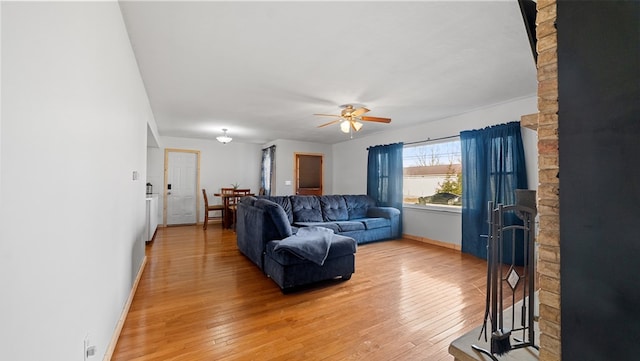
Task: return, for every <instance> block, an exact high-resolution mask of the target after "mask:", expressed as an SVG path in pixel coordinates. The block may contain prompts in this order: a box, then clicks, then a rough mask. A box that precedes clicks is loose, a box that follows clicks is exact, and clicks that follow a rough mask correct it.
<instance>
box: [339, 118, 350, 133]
mask: <svg viewBox="0 0 640 361" xmlns="http://www.w3.org/2000/svg"><path fill="white" fill-rule="evenodd" d="M340 130H342V132H343V133H349V131H350V130H351V124H349V121H348V120H345V121H343V122H342V123H340Z"/></svg>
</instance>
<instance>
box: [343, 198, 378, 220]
mask: <svg viewBox="0 0 640 361" xmlns="http://www.w3.org/2000/svg"><path fill="white" fill-rule="evenodd" d="M343 198H344V200H345V202H346V204H347V210H348V212H349V220H352V219H359V218H366V217H367V209H369V207H375V206H376V201H375V200H374V199H373V198H371V197H369V196H368V195H366V194H359V195H345V196H343Z"/></svg>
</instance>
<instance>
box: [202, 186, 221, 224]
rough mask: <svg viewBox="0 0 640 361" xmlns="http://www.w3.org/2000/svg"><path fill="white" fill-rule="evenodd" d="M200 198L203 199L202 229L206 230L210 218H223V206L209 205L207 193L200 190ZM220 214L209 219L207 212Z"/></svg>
mask: <svg viewBox="0 0 640 361" xmlns="http://www.w3.org/2000/svg"><path fill="white" fill-rule="evenodd" d="M202 196H203V197H204V224H203V225H202V229H204V230H206V229H207V226H208V225H209V219H210V218H220V219H223V218H224V205H222V204H209V198H208V197H207V191H206V190H205V189H202ZM214 211H215V212H220V216H219V217H210V216H209V212H214Z"/></svg>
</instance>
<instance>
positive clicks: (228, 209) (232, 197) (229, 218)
mask: <svg viewBox="0 0 640 361" xmlns="http://www.w3.org/2000/svg"><path fill="white" fill-rule="evenodd" d="M213 195H214V196H215V197H220V198H222V205H223V206H224V211H223V216H222V228H231V227H232V226H233V223H234V222H235V219H234V218H235V217H234V215H235V211H236V210H235V205H236V204H237V203H238V200H239V199H240V198H242V197H248V196H255V194H254V193H251V192H250V191H244V190H243V191H239V192H229V193H227V192H225V193H214V194H213Z"/></svg>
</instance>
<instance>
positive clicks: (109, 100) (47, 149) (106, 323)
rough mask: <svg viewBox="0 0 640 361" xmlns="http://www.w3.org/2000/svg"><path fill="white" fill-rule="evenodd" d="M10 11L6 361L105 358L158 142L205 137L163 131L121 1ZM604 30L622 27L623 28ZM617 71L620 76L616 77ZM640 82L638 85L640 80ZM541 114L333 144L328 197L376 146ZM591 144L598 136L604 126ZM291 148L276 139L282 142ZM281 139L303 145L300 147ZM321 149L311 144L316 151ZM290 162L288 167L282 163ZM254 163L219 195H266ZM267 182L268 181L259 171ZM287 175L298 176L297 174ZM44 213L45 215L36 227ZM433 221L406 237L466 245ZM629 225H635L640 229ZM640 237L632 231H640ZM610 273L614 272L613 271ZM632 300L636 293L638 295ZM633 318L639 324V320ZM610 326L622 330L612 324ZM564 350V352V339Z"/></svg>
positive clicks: (483, 113) (354, 186)
mask: <svg viewBox="0 0 640 361" xmlns="http://www.w3.org/2000/svg"><path fill="white" fill-rule="evenodd" d="M565 6H569V5H565ZM625 6H628V7H632V9H625V10H626V13H628V14H636V15H635V16H636V18H632V19H631V20H629V21H630V23H631V24H635V25H636V26H637V22H635V23H634V22H632V21H637V13H638V12H637V5H633V4H627V5H625ZM633 6H636V7H635V8H633ZM0 9H1V11H2V13H1V16H2V64H1V65H2V120H0V121H1V123H0V132H1V133H0V135H1V137H2V138H1V139H2V144H1V146H2V148H1V153H0V156H1V158H0V159H1V163H0V177H1V178H0V179H1V180H2V183H1V184H0V186H1V191H2V201H1V214H0V222H1V227H0V234H1V236H2V237H1V240H2V241H1V243H0V258H1V260H2V262H1V264H2V266H1V267H2V272H0V273H1V275H0V286H1V287H2V289H3V290H4V292H3V294H4V295H6V296H3V297H2V300H0V308H1V309H3V322H2V327H1V328H0V339H2V340H3V341H2V342H3V344H2V348H1V349H2V350H1V351H0V352H1V353H0V356H1V358H2V359H7V360H34V359H50V360H81V359H82V348H83V345H84V342H85V340H87V339H90V340H91V341H92V342H93V343H94V344H95V345H96V346H97V349H98V352H99V353H100V354H103V353H104V352H106V351H105V350H106V349H107V348H108V347H109V343H110V342H111V339H112V337H113V332H114V330H115V328H116V325H117V324H118V322H119V320H120V318H121V316H122V311H123V307H124V305H125V303H126V302H127V299H128V298H129V295H130V292H131V287H132V284H133V282H134V280H135V279H136V277H137V275H138V272H139V271H140V266H141V264H142V262H143V258H144V239H143V237H142V233H143V228H144V226H143V224H144V219H143V218H144V193H145V181H146V177H147V171H146V170H147V162H148V159H147V151H148V149H147V139H148V133H149V132H151V133H152V134H153V136H154V137H155V138H157V139H159V140H160V141H161V142H162V140H166V144H162V146H163V147H166V146H176V147H178V146H183V147H185V148H192V147H193V143H192V142H194V141H193V140H183V139H177V140H169V139H166V138H165V139H163V138H162V135H161V134H160V133H159V132H158V127H157V124H156V123H155V120H154V112H153V111H152V108H151V105H150V100H149V96H148V94H147V92H146V89H145V84H144V82H143V80H142V77H141V75H140V71H139V68H138V64H137V62H136V57H135V55H134V53H133V51H132V49H131V44H130V40H129V38H128V34H127V31H126V28H125V26H124V22H123V19H122V13H121V9H120V7H119V5H118V3H117V2H105V3H98V4H96V3H55V4H50V3H38V4H31V5H29V4H21V3H7V2H3V3H2V7H1V8H0ZM596 10H597V9H596ZM591 11H592V13H597V11H593V10H591ZM565 14H566V13H565ZM554 15H555V11H554ZM565 19H566V18H565ZM625 19H626V18H625ZM605 23H606V24H608V25H609V26H611V27H613V28H615V25H616V24H611V22H605ZM622 23H623V24H624V22H622ZM565 29H567V28H565ZM566 33H570V32H566ZM576 36H577V35H576ZM628 38H629V39H631V40H632V41H631V43H632V44H637V43H638V42H637V35H635V37H633V36H629V37H628ZM566 44H567V43H565V46H566ZM627 48H632V49H633V48H634V46H633V45H632V46H629V47H627ZM627 55H628V57H626V58H624V59H625V61H627V62H628V63H626V62H625V63H623V64H622V66H627V65H628V64H637V54H635V53H632V54H627ZM599 61H602V62H605V60H602V59H599ZM607 64H608V63H607ZM610 68H611V69H613V68H615V67H614V66H610V67H607V69H610ZM618 68H619V66H618ZM625 69H626V68H625ZM635 74H636V73H632V75H635ZM584 78H589V77H584ZM629 78H630V79H632V81H634V80H635V79H636V78H634V77H629ZM615 79H616V80H618V81H619V82H618V83H617V84H616V85H615V86H612V87H611V88H607V89H616V87H622V88H623V89H625V90H627V91H628V93H631V94H633V95H636V97H635V98H634V99H636V100H637V88H635V87H633V85H628V84H629V81H628V80H627V81H626V82H625V80H624V79H622V78H615ZM620 84H623V85H624V86H626V88H624V86H621V85H620ZM634 84H635V86H636V87H637V82H636V83H634ZM574 91H577V90H575V89H574ZM610 91H611V90H610ZM623 98H624V97H623ZM565 99H568V98H565ZM625 99H626V98H625ZM347 101H350V100H347ZM603 103H606V102H603ZM591 104H593V102H592V103H591ZM606 104H608V103H606ZM538 106H539V101H538V97H537V96H536V95H535V89H532V94H531V95H530V96H528V97H520V98H518V99H515V100H512V101H509V102H505V103H502V104H498V105H494V106H488V107H485V108H482V107H480V108H478V109H475V110H474V111H473V112H467V113H464V114H458V115H455V116H450V117H443V118H441V119H440V121H439V123H438V127H435V126H433V125H429V124H423V125H416V126H413V127H408V128H407V129H395V130H389V131H388V132H387V131H384V132H378V133H371V134H368V135H367V136H363V137H362V138H359V137H358V136H356V137H354V139H353V140H347V141H344V142H338V143H335V144H333V145H331V146H324V145H323V146H321V147H322V148H321V150H320V151H317V152H322V153H324V154H327V155H330V156H328V157H327V158H328V159H329V160H330V161H331V163H332V164H331V165H330V166H328V167H327V168H328V169H329V170H330V172H331V176H329V177H328V179H327V184H328V185H329V186H330V188H329V189H328V190H327V193H363V191H364V189H363V188H364V184H365V177H364V173H365V169H366V165H365V164H366V162H365V159H366V148H367V147H368V146H371V145H376V144H385V143H389V142H397V141H406V142H410V141H419V140H424V139H427V138H436V137H441V136H450V135H455V134H456V133H458V132H459V131H461V130H467V129H476V128H481V127H483V126H486V125H490V124H497V123H503V122H507V121H512V120H517V119H518V118H519V117H520V116H521V115H525V114H531V113H535V112H536V111H537V108H538ZM603 106H604V105H603ZM565 109H568V108H565ZM621 109H623V110H624V112H622V113H623V114H622V115H621V117H620V118H622V119H623V120H624V119H627V120H628V119H629V118H630V116H629V115H630V114H637V112H636V113H634V111H635V108H633V106H629V107H626V108H625V107H623V108H621ZM381 115H384V114H381ZM565 115H566V114H565ZM606 115H607V114H605V116H606ZM586 117H587V118H588V114H587V115H586ZM618 119H619V118H615V119H614V120H616V121H617V120H618ZM634 119H635V118H634ZM316 124H317V123H313V125H312V127H314V126H315V125H316ZM616 124H618V125H619V126H621V125H623V124H627V125H626V126H624V128H620V129H623V131H622V133H624V130H627V134H630V135H633V134H635V135H637V134H638V128H637V126H635V125H634V124H637V123H631V122H628V123H623V121H622V120H620V121H617V122H616ZM365 127H366V126H365ZM436 128H437V129H436ZM216 131H218V132H219V131H220V130H219V129H216ZM331 131H335V132H337V131H338V130H337V129H332V130H331ZM329 133H330V132H329ZM601 133H602V132H601ZM363 134H365V133H363ZM565 134H567V133H565ZM590 134H596V135H598V134H599V133H598V131H597V130H591V133H590ZM620 138H621V139H619V144H626V145H627V147H628V148H626V151H624V152H622V153H621V154H622V155H623V156H626V155H627V152H629V153H631V154H636V153H634V151H635V150H637V145H634V143H632V142H631V141H630V140H629V139H628V138H627V137H625V136H624V134H623V135H622V136H621V137H620ZM185 139H187V138H185ZM189 139H190V138H189ZM278 141H279V140H278V138H276V139H275V140H273V142H274V143H273V144H277V142H278ZM212 142H214V141H213V140H212ZM281 142H282V144H285V145H289V146H291V145H292V144H291V143H289V141H287V140H281ZM313 143H314V142H310V143H308V144H310V145H309V146H310V147H317V145H315V144H313ZM296 144H297V143H296ZM262 145H267V144H265V143H261V144H257V145H256V144H250V143H249V144H243V143H241V142H237V143H230V144H227V145H217V144H215V143H214V145H211V148H210V149H209V148H207V149H208V150H206V151H207V152H210V154H211V155H213V154H218V153H219V154H220V155H222V156H223V157H228V156H229V155H230V154H234V152H236V151H239V152H241V153H242V154H251V153H254V152H255V153H256V154H257V155H259V150H260V148H261V146H262ZM293 145H294V146H295V144H293ZM283 148H285V147H281V149H283ZM533 148H535V145H534V146H533ZM158 149H160V148H158ZM314 149H315V148H314ZM629 149H631V151H629ZM580 150H581V151H587V150H589V148H580ZM293 151H295V150H292V152H293ZM303 151H308V150H304V149H303ZM151 152H153V151H151ZM203 152H205V150H204V148H203ZM314 152H316V151H315V150H314ZM344 154H348V155H349V156H348V157H347V156H344ZM282 155H283V156H286V154H282ZM256 158H257V157H256ZM216 159H219V158H218V157H209V158H208V162H211V163H210V164H211V165H212V166H213V167H216V166H217V165H218V164H217V163H216V162H217V160H216ZM285 159H286V158H285ZM628 159H631V158H628ZM286 163H287V160H285V161H283V164H286ZM610 163H613V164H615V163H616V159H615V158H614V159H611V160H610ZM258 164H259V160H256V164H255V165H256V167H255V168H257V167H258ZM289 164H291V162H289ZM604 165H605V166H606V165H607V162H604ZM529 166H531V165H529ZM245 167H246V165H245V164H243V165H242V170H241V171H240V172H238V173H234V174H233V175H231V176H230V177H229V178H222V179H220V181H212V182H211V183H208V184H205V185H206V186H207V187H210V188H216V187H221V186H226V185H228V184H231V183H236V182H239V183H241V184H246V185H247V186H250V187H251V188H253V189H257V187H258V183H257V182H258V181H257V179H256V178H254V176H253V175H252V174H251V173H246V175H245V173H244V172H243V170H244V169H245ZM251 168H252V169H254V167H251ZM572 170H575V169H573V168H572ZM252 172H253V171H252ZM255 172H256V173H254V174H257V172H258V170H255ZM338 172H339V175H338ZM212 173H213V172H212ZM530 173H533V174H536V172H530ZM605 173H606V172H605ZM289 174H291V173H289ZM575 174H584V173H583V172H582V173H581V172H577V173H575ZM629 177H630V178H631V179H635V180H637V179H638V173H637V170H635V169H632V170H629ZM279 179H280V180H282V181H284V180H287V176H286V175H285V176H282V177H279ZM574 179H575V178H574ZM590 179H591V178H590ZM627 179H629V178H627ZM577 180H578V182H577V183H576V184H572V186H571V187H575V189H580V186H581V184H579V183H580V182H579V180H580V179H577ZM533 182H534V183H531V184H536V183H535V180H533ZM628 184H633V182H628V183H623V184H622V186H623V187H621V189H624V190H626V192H625V196H620V195H616V197H615V199H616V200H617V201H618V203H617V204H618V206H621V205H623V206H624V207H626V208H628V209H631V210H632V211H631V212H629V213H630V214H637V212H634V210H637V204H631V203H629V202H630V199H631V200H632V199H637V197H636V196H637V189H634V188H629V185H628ZM280 185H284V183H282V184H278V186H280ZM276 189H277V192H279V193H280V192H282V193H281V194H286V193H288V190H287V189H286V188H280V187H278V188H276ZM593 193H597V192H593ZM593 193H589V194H593ZM566 194H569V192H567V193H566ZM594 197H597V195H596V196H594ZM599 199H600V198H599ZM570 200H571V199H569V201H570ZM564 204H566V205H567V206H566V208H565V209H571V208H569V204H571V203H569V202H567V203H564ZM607 204H609V203H607ZM40 205H44V207H40ZM573 205H574V206H575V205H576V203H575V202H574V203H573ZM563 207H564V206H563ZM34 208H38V209H39V210H40V212H41V213H40V214H38V215H34V216H30V217H27V215H29V214H30V213H32V212H34V210H33V209H34ZM40 208H42V209H40ZM583 208H586V207H583ZM592 211H593V212H600V210H592ZM412 212H415V213H416V214H412ZM428 213H429V212H423V211H421V210H418V211H407V212H406V214H405V216H406V220H405V221H406V222H407V226H406V229H405V233H409V234H414V235H415V236H418V237H424V238H430V239H439V240H443V241H448V242H450V243H452V244H455V242H456V240H457V239H458V237H457V236H456V235H451V239H447V237H448V236H447V235H443V234H432V233H429V232H430V230H429V229H428V228H427V227H424V226H423V224H427V223H430V222H431V221H429V222H427V221H422V219H423V218H420V219H421V221H416V220H417V219H418V217H423V216H425V217H428V216H429V214H428ZM565 216H567V217H568V218H565V220H566V219H570V217H571V215H565ZM601 216H602V219H607V218H606V217H607V215H606V214H604V213H601ZM436 217H437V215H436ZM438 219H439V218H438ZM437 222H438V221H435V223H437ZM623 223H625V222H623ZM627 223H628V224H633V221H632V220H630V222H627ZM605 226H607V225H603V226H602V227H605ZM618 226H619V225H618ZM423 227H424V228H423ZM568 227H569V226H567V228H565V229H569V228H568ZM603 229H604V228H603ZM629 230H630V232H629V233H630V234H632V231H633V230H632V229H629ZM616 235H617V236H618V239H619V244H620V247H616V249H615V250H612V252H616V255H618V256H619V259H626V258H629V255H628V254H629V253H630V254H633V252H634V251H633V250H634V248H633V247H630V246H628V245H630V244H632V241H631V240H629V238H628V236H625V234H618V233H616ZM581 236H584V237H581V238H580V239H581V241H582V242H589V244H590V245H593V247H592V249H594V250H597V249H598V247H597V243H596V242H595V241H597V240H598V239H595V238H594V237H591V236H590V234H585V235H583V234H581ZM625 252H627V254H625ZM558 257H559V256H558ZM633 264H634V263H633V262H630V263H624V264H622V265H621V266H620V267H621V268H619V270H621V271H629V273H631V271H632V270H633V268H632V266H633ZM613 268H615V267H610V269H613ZM577 269H583V268H577ZM607 269H609V268H605V269H604V270H603V272H602V273H603V274H607V273H608V272H605V271H606V270H607ZM623 273H624V272H623ZM630 282H634V281H630ZM605 283H606V282H605ZM631 288H633V287H631ZM635 289H638V287H636V288H635ZM622 294H625V295H627V294H631V295H633V293H629V291H628V290H627V291H623V292H622ZM627 317H631V318H628V320H630V321H633V320H635V319H636V318H637V312H636V314H633V313H632V314H631V316H627ZM628 323H629V324H634V322H628ZM601 324H605V325H607V326H611V323H606V322H602V323H601ZM558 327H559V326H558ZM606 329H609V330H612V329H616V327H606ZM618 329H622V327H618ZM558 332H559V331H558ZM610 334H611V335H615V334H617V333H616V332H611V333H610ZM563 336H567V335H563ZM567 337H570V335H568V336H567ZM555 344H556V347H557V348H558V349H559V348H560V346H559V343H558V342H556V343H555ZM567 345H569V346H571V345H572V344H571V343H567ZM36 346H37V347H36ZM569 346H567V347H569ZM563 347H564V344H563ZM616 349H617V350H621V349H622V348H616ZM25 350H30V352H25ZM618 352H620V351H618ZM556 356H557V355H556ZM549 359H553V358H549ZM556 359H559V358H556ZM567 359H569V358H568V356H567ZM583 359H584V358H583ZM599 359H603V358H599ZM618 359H620V358H618ZM622 359H624V358H622Z"/></svg>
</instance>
